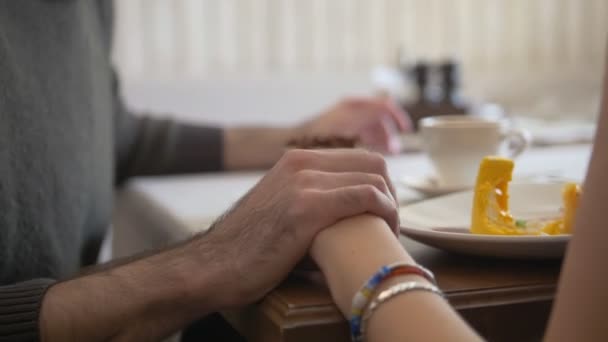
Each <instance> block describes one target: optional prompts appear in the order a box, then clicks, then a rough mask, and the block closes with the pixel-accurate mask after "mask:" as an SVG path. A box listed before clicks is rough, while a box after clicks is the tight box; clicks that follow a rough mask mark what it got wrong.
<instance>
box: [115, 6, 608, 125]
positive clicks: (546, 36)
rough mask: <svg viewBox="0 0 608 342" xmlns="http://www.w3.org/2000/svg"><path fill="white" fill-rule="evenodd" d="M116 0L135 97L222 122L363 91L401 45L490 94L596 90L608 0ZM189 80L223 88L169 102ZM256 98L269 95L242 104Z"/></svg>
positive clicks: (119, 40)
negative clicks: (560, 87) (557, 87)
mask: <svg viewBox="0 0 608 342" xmlns="http://www.w3.org/2000/svg"><path fill="white" fill-rule="evenodd" d="M116 7H117V26H116V40H115V60H116V63H117V65H118V67H119V70H120V72H121V74H122V75H123V78H124V79H125V80H126V83H127V89H126V90H127V93H128V97H129V99H130V101H131V102H134V103H135V104H136V105H137V104H139V105H141V106H144V107H145V106H151V107H159V106H160V107H161V108H164V107H167V109H171V108H173V107H175V106H176V105H177V106H179V105H182V107H185V108H182V109H181V110H182V111H186V112H192V113H194V112H196V111H198V110H199V108H200V107H201V106H203V107H204V109H205V110H206V111H213V112H214V113H216V114H213V115H211V118H215V119H223V114H228V113H230V114H233V113H236V112H242V111H244V110H249V111H255V110H256V108H257V110H259V114H260V115H258V116H256V117H255V118H254V117H252V118H254V119H256V120H257V119H260V118H262V116H263V115H266V117H269V116H273V115H275V116H276V115H278V113H280V112H285V111H286V109H287V108H288V107H287V103H286V101H282V100H281V99H284V98H294V99H299V100H301V101H302V102H303V103H302V104H300V107H299V108H301V109H302V110H303V111H310V110H313V109H314V108H318V107H320V106H322V105H323V104H325V103H326V102H328V101H330V99H331V98H333V97H335V96H338V95H342V94H347V93H356V92H364V91H366V90H367V89H368V88H369V82H368V75H369V70H370V69H371V68H372V67H373V66H375V65H378V64H393V63H394V62H395V61H396V59H397V51H398V50H399V49H400V48H401V49H402V50H403V51H404V52H405V53H406V56H407V57H408V58H409V59H412V60H415V59H429V60H438V59H441V58H445V57H457V58H459V59H460V60H461V61H462V62H463V65H464V71H465V75H466V76H467V81H468V82H469V83H468V84H469V85H472V87H473V88H477V89H478V90H479V89H481V91H482V92H484V91H485V92H489V93H492V91H490V90H488V87H489V88H492V87H495V86H496V84H501V82H502V81H501V82H499V81H497V80H503V81H504V82H502V83H505V84H507V85H508V87H507V88H509V89H514V88H522V87H518V86H516V87H513V84H518V82H519V84H520V85H522V84H523V85H526V83H532V84H536V83H538V84H543V82H545V81H547V80H550V81H555V82H558V83H560V82H561V83H568V82H570V83H572V84H576V83H580V82H587V83H585V84H584V85H583V87H591V88H593V87H597V85H598V84H599V82H598V80H599V78H600V76H599V75H600V74H601V70H602V66H603V61H604V57H603V55H604V49H605V47H606V38H607V32H608V19H607V18H608V1H607V0H117V1H116ZM243 80H245V82H244V83H243V82H242V81H243ZM488 80H489V81H488ZM527 80H531V82H527ZM184 82H186V83H184ZM561 83H560V84H561ZM142 84H146V86H142ZM154 84H157V85H158V86H155V85H154ZM172 84H175V86H173V85H172ZM184 84H190V86H189V88H188V89H190V90H191V91H192V92H193V93H196V94H202V95H201V96H205V95H204V94H208V91H209V90H210V89H211V90H213V89H223V90H222V92H221V93H219V94H217V93H213V94H215V95H213V96H211V95H208V98H207V99H206V100H205V101H202V100H201V99H193V98H191V97H185V98H182V99H179V100H177V99H173V100H170V101H169V100H167V101H168V102H171V103H165V102H167V101H166V100H165V99H164V98H163V96H162V95H163V94H164V93H166V92H168V93H171V92H173V93H175V96H177V97H179V96H182V97H183V93H184V91H183V90H184V89H182V90H181V91H180V90H176V88H175V87H178V88H179V87H182V88H183V87H184ZM216 85H219V87H216ZM319 86H320V89H319ZM222 87H223V88H222ZM324 87H325V88H327V89H325V88H324ZM152 88H153V89H152ZM498 88H500V89H499V90H497V92H498V93H501V92H503V90H504V89H503V88H502V87H498ZM522 89H525V87H523V88H522ZM202 90H205V91H207V93H202ZM321 90H322V91H321ZM187 92H188V91H186V93H187ZM526 92H528V91H527V90H526ZM528 93H529V92H528ZM150 94H156V95H157V96H150ZM167 96H169V95H167ZM175 96H173V97H175ZM218 96H219V97H218ZM247 96H249V97H250V99H249V100H251V101H253V103H256V99H259V100H260V101H259V102H261V103H262V104H261V105H260V103H257V107H255V108H251V107H247V106H243V105H241V104H240V103H242V102H244V103H245V104H249V100H248V99H247ZM307 96H308V97H307ZM492 96H493V95H492ZM169 97H171V96H169ZM238 99H245V100H238ZM277 99H278V100H279V101H282V103H283V104H282V105H277V104H276V101H275V100H277ZM159 102H162V103H159ZM209 102H211V103H215V104H211V105H209ZM263 103H266V104H267V105H266V106H264V105H263ZM205 106H207V107H205ZM231 106H232V107H231ZM273 106H274V107H273ZM263 112H265V113H263Z"/></svg>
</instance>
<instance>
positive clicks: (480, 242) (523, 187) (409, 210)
mask: <svg viewBox="0 0 608 342" xmlns="http://www.w3.org/2000/svg"><path fill="white" fill-rule="evenodd" d="M562 186H563V185H562V184H560V183H542V184H539V183H535V184H511V185H510V186H509V191H510V198H511V199H510V201H509V202H510V206H511V212H512V213H513V216H515V217H518V218H524V219H529V218H535V217H547V216H553V215H556V214H557V213H558V212H559V208H560V206H561V205H562V203H561V189H562ZM472 201H473V192H472V191H463V192H459V193H455V194H451V195H446V196H441V197H437V198H433V199H429V200H426V201H422V202H418V203H416V204H412V205H409V206H405V207H402V208H400V210H399V216H400V218H401V233H402V234H404V235H406V236H408V237H410V238H411V239H413V240H417V241H419V242H422V243H425V244H427V245H430V246H433V247H437V248H441V249H444V250H447V251H452V252H458V253H463V254H472V255H481V256H492V257H501V258H518V259H543V258H559V257H562V256H563V255H564V252H565V250H566V246H567V244H568V241H569V240H570V235H549V236H502V235H480V234H471V233H470V232H469V229H468V227H469V224H470V220H471V207H472Z"/></svg>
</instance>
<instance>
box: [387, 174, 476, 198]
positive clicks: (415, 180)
mask: <svg viewBox="0 0 608 342" xmlns="http://www.w3.org/2000/svg"><path fill="white" fill-rule="evenodd" d="M398 181H399V183H401V184H402V185H404V186H406V187H408V188H410V189H414V190H416V191H418V192H419V193H421V194H423V195H426V196H429V197H434V196H440V195H446V194H451V193H453V192H458V191H462V190H466V189H469V188H471V187H472V186H469V185H461V186H443V185H441V184H439V181H438V180H437V177H435V176H433V175H427V176H422V177H414V176H407V175H405V176H402V177H401V178H399V180H398Z"/></svg>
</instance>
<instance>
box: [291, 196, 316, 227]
mask: <svg viewBox="0 0 608 342" xmlns="http://www.w3.org/2000/svg"><path fill="white" fill-rule="evenodd" d="M311 195H312V194H311V193H310V192H308V191H296V192H295V193H294V195H293V200H292V201H291V203H290V205H289V207H288V208H287V215H288V216H289V217H291V218H292V219H294V220H300V219H302V218H304V217H305V216H306V215H307V214H309V213H310V208H311Z"/></svg>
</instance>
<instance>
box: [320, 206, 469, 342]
mask: <svg viewBox="0 0 608 342" xmlns="http://www.w3.org/2000/svg"><path fill="white" fill-rule="evenodd" d="M311 254H312V256H313V258H314V259H315V260H317V262H318V263H319V267H320V268H321V270H322V271H323V274H325V275H326V278H327V281H328V284H329V288H330V290H331V293H332V296H333V298H334V300H335V301H336V304H337V305H338V307H339V308H340V310H341V311H342V312H343V313H344V314H345V315H348V314H349V311H350V305H351V301H352V298H353V296H354V295H355V293H356V291H358V289H359V286H361V285H362V284H363V283H364V282H365V281H366V280H367V279H368V278H369V277H370V276H371V275H372V274H374V273H375V272H376V271H377V270H378V269H379V268H380V267H381V266H383V265H387V264H391V263H394V262H414V261H413V259H412V257H411V256H410V255H409V254H408V253H407V252H406V251H405V250H404V249H403V247H402V246H401V244H400V243H399V242H398V240H397V239H395V236H394V235H393V234H392V232H391V231H390V229H389V227H388V226H387V225H386V223H385V222H384V221H383V220H381V219H379V218H377V217H374V216H369V215H365V216H358V217H353V218H350V219H346V220H343V221H340V222H338V223H337V224H336V225H334V226H332V227H329V228H328V229H326V230H324V231H322V232H320V233H319V234H318V235H317V237H316V239H315V242H314V244H313V246H312V249H311ZM407 280H415V281H418V282H426V280H424V279H423V278H421V277H418V276H401V277H396V278H393V279H391V280H389V281H387V282H386V283H385V284H382V285H381V287H380V288H379V290H382V289H385V288H387V287H389V286H390V285H392V284H394V283H395V282H401V281H407ZM429 317H433V320H432V321H431V320H429ZM437 322H441V324H440V325H436V323H437ZM439 326H441V327H445V329H443V328H441V329H437V327H439ZM367 331H368V335H367V338H368V340H369V341H401V340H412V341H440V340H450V341H459V340H462V341H474V340H477V339H478V337H477V335H475V333H474V332H473V331H472V330H471V329H470V328H469V327H468V326H467V325H466V324H465V323H464V322H463V321H462V319H461V318H460V317H459V316H458V315H457V314H456V312H454V310H453V309H452V308H451V307H450V306H449V304H448V303H447V302H446V301H444V300H443V299H442V298H440V297H438V296H437V295H435V294H431V293H426V292H422V291H418V292H412V293H408V294H406V295H401V296H397V297H395V298H393V299H391V300H390V301H388V302H387V303H385V304H383V305H381V306H380V307H379V308H378V310H376V311H375V312H374V314H373V315H372V317H371V319H370V321H369V322H368V327H367Z"/></svg>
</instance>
